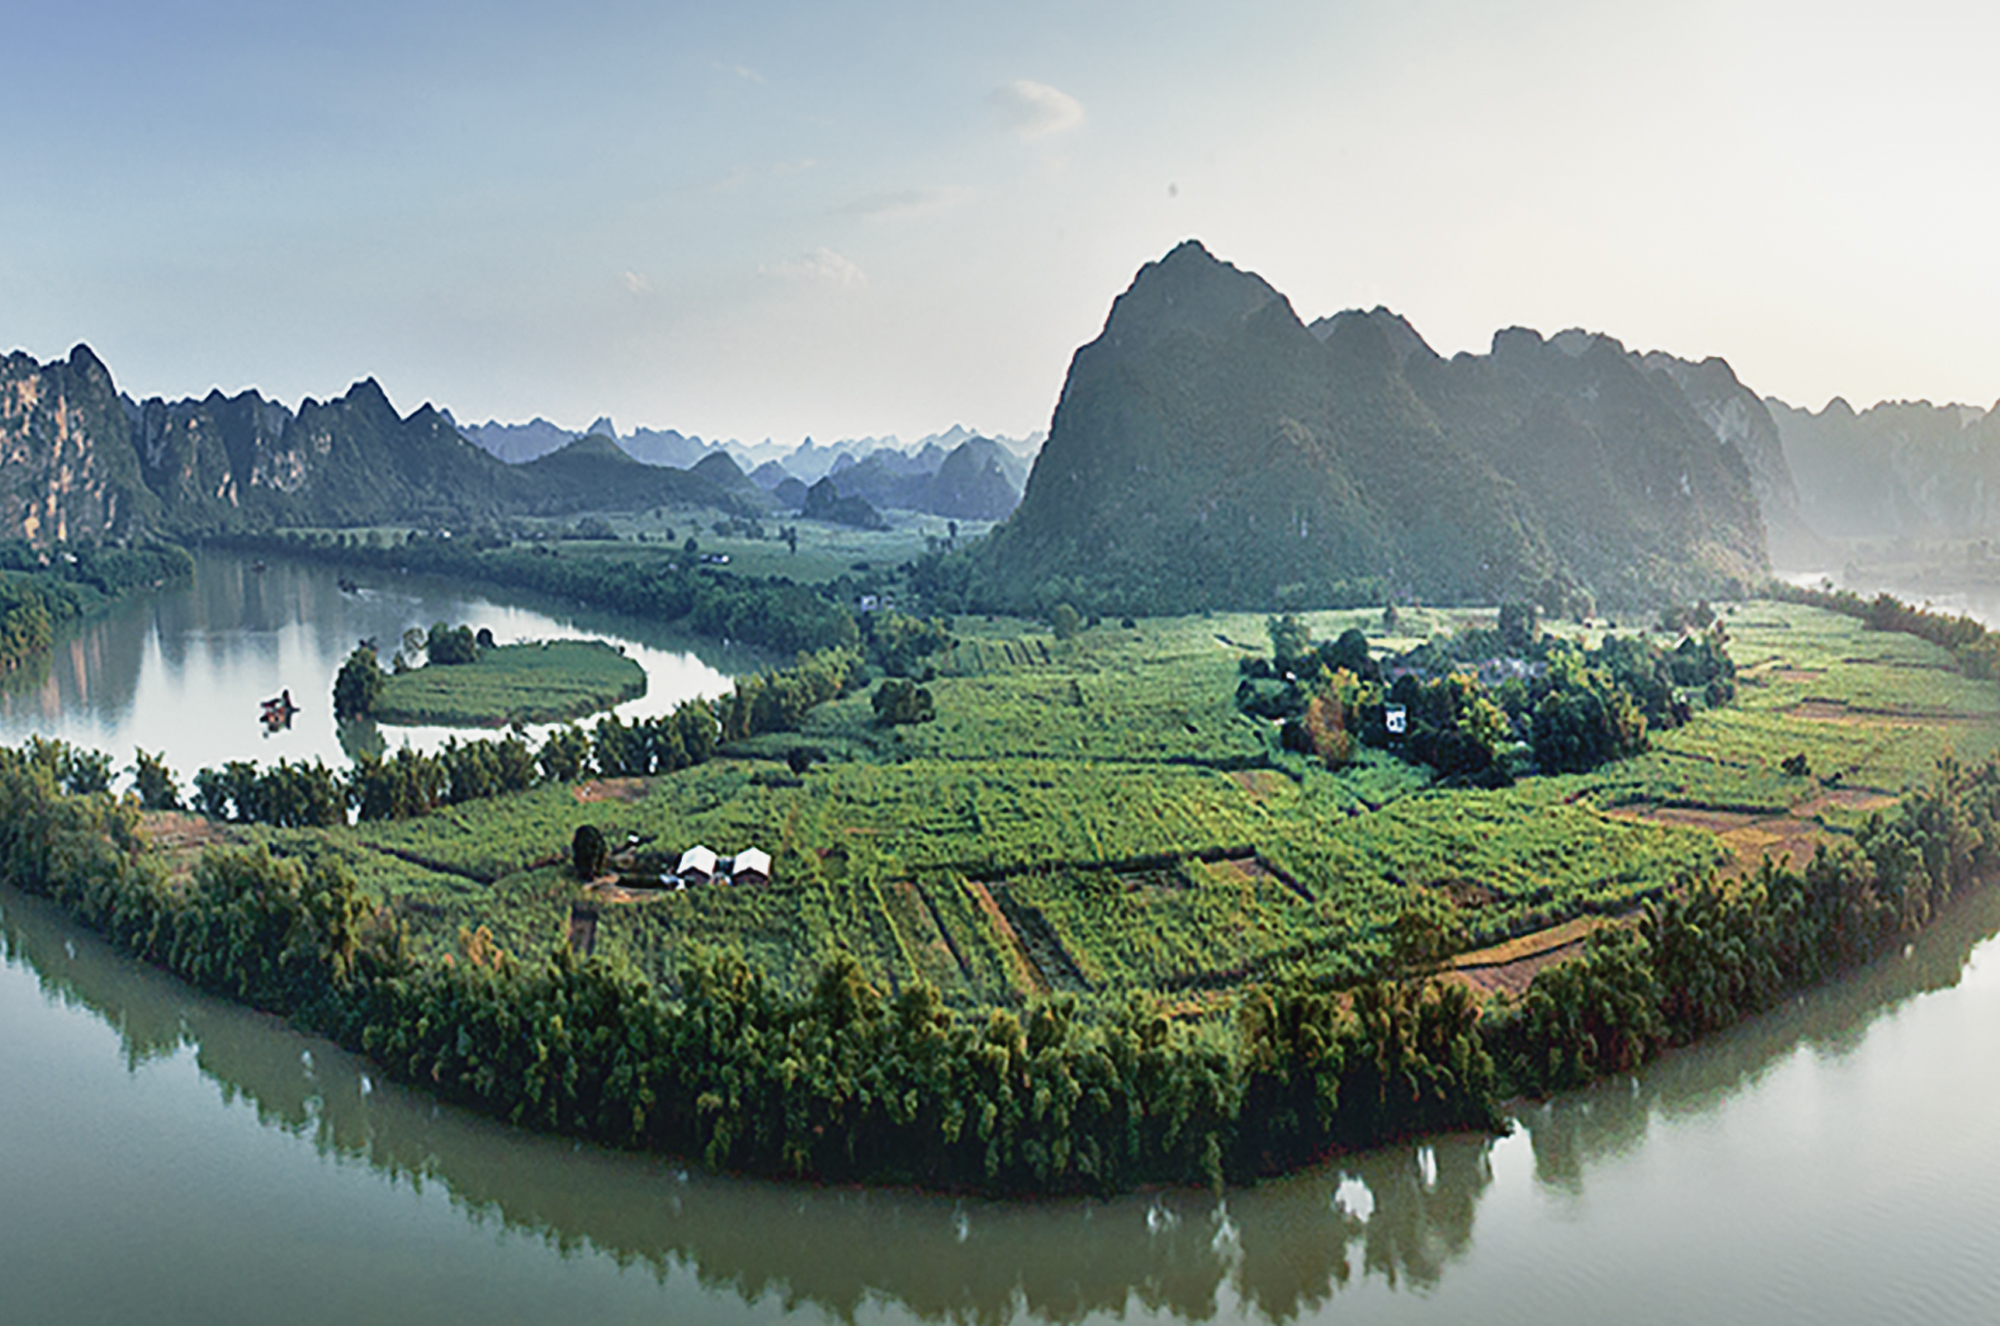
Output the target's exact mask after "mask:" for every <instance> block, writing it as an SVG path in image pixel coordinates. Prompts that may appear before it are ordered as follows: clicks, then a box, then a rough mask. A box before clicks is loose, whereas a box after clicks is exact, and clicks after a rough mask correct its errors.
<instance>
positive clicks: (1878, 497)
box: [1765, 396, 2000, 539]
mask: <svg viewBox="0 0 2000 1326" xmlns="http://www.w3.org/2000/svg"><path fill="white" fill-rule="evenodd" d="M1765 404H1766V405H1767V406H1768V408H1769V410H1770V412H1771V416H1772V419H1773V420H1774V422H1775V423H1776V425H1777V428H1778V432H1779V436H1780V437H1781V439H1782V440H1783V443H1784V450H1785V456H1786V458H1787V460H1788V461H1789V462H1790V464H1791V467H1792V472H1793V473H1794V475H1796V476H1797V480H1798V489H1799V505H1800V509H1801V511H1802V512H1803V514H1804V515H1805V518H1806V519H1807V520H1809V521H1811V522H1812V524H1813V525H1814V527H1815V528H1817V529H1820V530H1822V531H1824V532H1826V533H1828V534H1837V535H1841V536H1845V537H1858V538H1895V537H1907V538H1918V539H1938V538H1993V537H1995V536H1996V535H2000V417H1996V415H1995V413H1994V411H1992V410H1986V409H1981V408H1979V407H1977V406H1967V405H1933V404H1931V403H1930V402H1929V401H1884V402H1882V403H1881V404H1879V405H1875V406H1872V407H1871V408H1869V409H1866V410H1863V411H1861V412H1859V413H1856V411H1855V410H1854V408H1853V407H1852V406H1850V405H1849V404H1848V403H1847V402H1846V401H1844V400H1842V399H1841V398H1840V397H1838V396H1836V397H1834V398H1833V399H1832V400H1831V401H1828V402H1827V404H1826V407H1825V408H1824V409H1822V410H1820V411H1818V412H1817V413H1815V412H1812V411H1809V410H1802V409H1798V408H1796V407H1794V406H1790V405H1787V404H1785V403H1784V402H1783V401H1780V400H1777V399H1776V398H1771V399H1769V400H1767V401H1766V402H1765Z"/></svg>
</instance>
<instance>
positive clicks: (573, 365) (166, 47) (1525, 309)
mask: <svg viewBox="0 0 2000 1326" xmlns="http://www.w3.org/2000/svg"><path fill="white" fill-rule="evenodd" d="M0 32H4V33H5V37H4V39H0V50H4V52H5V53H6V55H7V59H6V62H5V69H6V72H5V74H4V76H0V123H4V124H5V125H6V126H7V130H8V134H7V136H8V141H9V145H10V151H9V152H8V153H7V156H6V162H7V164H6V167H5V172H6V173H5V178H4V182H0V352H4V351H6V350H11V349H19V350H24V351H26V352H27V353H28V354H31V355H33V356H35V357H36V358H39V359H49V358H53V357H56V356H58V355H61V354H65V353H67V351H68V350H69V348H70V346H71V345H73V344H75V343H77V342H79V341H82V342H87V343H88V344H90V345H91V346H92V347H93V348H94V349H95V350H96V351H97V353H98V354H99V356H100V357H102V358H103V359H104V360H105V362H106V363H107V364H108V365H109V366H110V367H111V370H112V373H113V375H114V376H115V377H116V379H117V380H118V383H119V385H120V386H121V387H122V388H123V389H125V390H126V391H128V392H130V393H131V394H133V395H135V396H139V397H145V396H151V395H164V396H167V397H170V398H172V397H179V396H185V395H200V394H203V393H205V392H206V391H207V390H208V389H209V388H210V387H221V388H222V389H223V390H224V391H226V392H235V391H237V390H240V389H242V388H244V387H256V388H258V389H260V390H262V391H263V392H264V393H265V394H266V395H269V396H275V397H276V398H278V399H281V400H284V401H286V402H287V403H288V404H296V403H297V402H298V400H299V399H300V398H301V397H304V396H308V395H310V396H314V397H317V398H319V399H322V400H323V399H326V398H327V397H329V396H333V395H338V394H339V393H340V392H342V391H344V390H345V389H346V387H347V386H348V384H349V383H351V382H353V381H355V380H358V379H360V378H362V377H367V376H373V377H375V378H376V379H377V380H378V381H380V382H381V383H382V385H383V387H384V388H385V389H386V390H387V391H388V393H389V395H390V398H391V399H392V400H393V401H394V402H395V403H396V405H397V406H398V408H400V409H402V410H404V411H405V412H407V411H409V410H411V409H414V408H415V407H416V406H418V405H419V404H421V403H423V402H425V401H430V402H433V403H435V404H438V405H442V406H445V407H447V408H449V409H451V410H452V412H453V413H454V414H455V415H456V417H457V418H459V419H460V420H461V421H463V422H477V421H484V420H487V419H499V420H503V421H518V420H525V419H528V418H530V417H533V416H537V415H539V416H543V417H546V418H549V419H551V420H554V421H555V422H557V423H560V424H563V425H565V426H568V427H573V428H581V427H583V426H584V425H586V424H588V423H589V422H590V421H591V420H592V419H594V418H595V417H597V416H599V415H609V416H611V417H612V418H613V419H614V420H615V421H616V423H617V424H618V426H619V428H620V429H621V430H622V431H630V430H631V429H632V428H633V427H635V426H648V427H654V428H677V429H679V430H681V431H682V432H684V433H698V434H700V435H702V436H704V437H709V438H728V437H734V438H739V439H741V440H743V441H746V442H754V441H758V440H761V439H763V438H766V437H768V438H772V439H774V440H776V441H779V442H781V443H790V442H796V441H798V440H800V439H801V438H803V437H805V436H807V435H811V436H814V437H816V438H818V439H820V440H821V441H826V440H830V439H833V438H839V437H851V436H865V435H882V434H889V433H896V434H900V435H902V436H903V437H905V438H906V439H914V438H916V437H918V436H921V435H923V434H925V433H929V432H934V431H938V430H942V429H944V428H946V427H948V426H949V425H951V424H952V423H954V422H961V423H964V424H965V425H967V426H968V427H972V428H975V429H978V430H982V431H986V432H999V433H1007V434H1012V435H1017V436H1018V435H1021V434H1025V433H1028V432H1030V431H1032V430H1035V429H1041V428H1046V427H1047V426H1048V423H1049V418H1050V414H1051V412H1052V411H1053V409H1054V406H1055V402H1056V400H1057V397H1058V395H1059V394H1060V392H1061V388H1062V381H1063V376H1064V373H1065V372H1066V370H1067V366H1068V362H1069V358H1070V356H1071V354H1072V353H1073V352H1074V351H1075V349H1076V348H1077V347H1078V346H1079V345H1082V344H1083V343H1085V342H1087V341H1089V340H1090V339H1091V338H1092V337H1093V336H1095V335H1096V334H1097V332H1098V330H1099V329H1100V328H1101V327H1102V325H1103V322H1104V318H1105V315H1106V313H1107V312H1108V311H1109V308H1110V305H1111V301H1112V300H1113V299H1114V298H1115V297H1116V296H1117V295H1118V293H1119V292H1120V291H1122V290H1123V289H1124V288H1125V287H1126V286H1127V285H1129V284H1130V282H1131V280H1132V278H1133V276H1134V274H1135V273H1136V272H1137V270H1138V269H1139V268H1140V267H1141V266H1142V265H1143V264H1145V263H1146V262H1149V261H1152V260H1154V259H1156V258H1158V257H1160V256H1161V255H1162V254H1164V253H1165V252H1166V251H1167V250H1169V249H1170V248H1172V247H1173V246H1174V245H1175V244H1176V243H1178V242H1180V241H1181V240H1183V239H1186V238H1190V237H1192V238H1197V239H1199V240H1201V241H1202V242H1203V243H1204V244H1205V245H1207V247H1208V248H1209V249H1210V251H1211V252H1213V253H1215V254H1216V255H1217V256H1218V257H1221V258H1223V259H1225V260H1228V261H1230V262H1233V263H1235V264H1236V265H1237V266H1239V267H1242V268H1245V269H1247V270H1251V271H1255V272H1257V273H1259V274H1260V275H1262V276H1263V277H1264V278H1265V279H1266V280H1268V281H1270V282H1271V284H1272V285H1273V286H1275V287H1276V288H1277V289H1278V290H1280V291H1281V292H1283V293H1284V294H1285V295H1287V296H1288V297H1289V298H1290V300H1291V302H1292V305H1293V307H1294V308H1295V309H1296V310H1297V311H1298V313H1299V314H1300V316H1301V317H1303V318H1305V319H1306V320H1307V321H1310V320H1311V319H1312V318H1314V317H1316V316H1319V315H1321V314H1326V313H1332V312H1335V311H1337V310H1339V309H1342V308H1356V307H1359V308H1367V307H1372V306H1374V305H1376V304H1386V305H1388V306H1389V307H1391V308H1393V309H1395V310H1397V311H1398V312H1400V313H1403V314H1404V315H1405V316H1406V317H1408V318H1409V319H1410V320H1411V321H1412V323H1414V325H1415V326H1416V327H1417V328H1418V330H1419V331H1420V332H1422V333H1423V335H1424V336H1425V337H1426V339H1428V340H1429V341H1430V342H1431V344H1432V345H1433V346H1435V347H1436V348H1437V349H1439V350H1440V351H1442V352H1445V353H1452V352H1456V351H1460V350H1472V351H1484V350H1485V349H1486V348H1487V346H1488V344H1489V342H1490V339H1491V336H1492V333H1493V332H1494V331H1495V330H1496V329H1499V328H1502V327H1508V326H1517V325H1518V326H1530V327H1535V328H1538V329H1540V330H1542V331H1543V332H1545V333H1553V332H1555V331H1559V330H1561V329H1563V328H1566V327H1572V326H1582V327H1586V328H1589V329H1591V330H1595V331H1604V332H1608V333H1610V334H1612V335H1614V336H1617V337H1618V338H1619V339H1620V340H1621V341H1623V342H1624V343H1625V344H1626V345H1627V346H1630V347H1632V348H1634V349H1663V350H1668V351H1671V352H1673V353H1675V354H1679V355H1683V356H1686V357H1689V358H1695V359H1699V358H1703V357H1706V356H1709V355H1720V356H1722V357H1723V358H1725V359H1727V360H1728V361H1729V362H1730V363H1731V365H1732V366H1733V367H1734V368H1735V369H1736V371H1737V374H1738V376H1739V377H1741V378H1742V379H1743V380H1744V381H1746V382H1748V383H1749V384H1751V385H1752V386H1753V387H1754V388H1756V389H1757V390H1758V391H1760V392H1763V393H1766V394H1770V395H1776V396H1779V397H1782V398H1784V399H1785V400H1788V401H1790V402H1792V403H1794V404H1801V405H1806V406H1810V407H1814V408H1817V407H1819V406H1820V405H1822V404H1823V403H1824V402H1825V401H1826V400H1827V399H1828V398H1829V397H1831V396H1833V395H1836V394H1838V395H1842V396H1844V397H1846V398H1847V399H1848V400H1849V401H1850V402H1851V403H1853V404H1855V405H1856V406H1862V405H1866V404H1870V403H1873V402H1874V401H1876V400H1880V399H1919V398H1921V399H1929V400H1933V401H1938V402H1943V401H1947V400H1954V401H1965V402H1970V403H1976V404H1991V403H1992V402H1993V401H1994V399H1995V397H1996V396H2000V316H1996V315H1995V314H1996V310H2000V254H1996V251H1995V241H1994V236H1995V234H1996V233H2000V232H1996V231H1995V228H1994V225H1993V222H1992V218H1993V217H1994V215H1995V214H1996V211H2000V208H1996V204H2000V177H1996V173H1995V170H1994V165H1995V163H1996V161H2000V150H1996V149H2000V78H1995V77H1993V74H1992V65H1993V60H1994V52H1995V51H2000V7H1994V6H1981V5H1973V4H1937V3H1924V0H1906V2H1905V3H1902V4H1898V5H1894V6H1890V5H1882V4H1879V3H1875V4H1844V3H1814V4H1806V3H1771V4H1756V3H1728V4H1723V3H1704V2H1702V0H1693V2H1691V3H1676V4H1673V5H1657V4H1655V5H1636V4H1608V3H1577V2H1575V0H1521V2H1520V3H1510V2H1509V0H1492V2H1490V3H1464V2H1461V3H1445V2H1442V0H1439V2H1432V0H1399V2H1396V3H1374V2H1372V0H1367V2H1357V3H1341V2H1340V0H1322V2H1321V3H1289V4H1280V3H1261V2H1259V0H1236V2H1234V3H1230V4H1227V5H1223V4H1214V3H1210V4H1186V3H1179V2H1178V0H1148V2H1146V3H1087V2H1084V0H1065V2H1064V3H1041V2H1040V0H1010V2H1009V3H1007V4H1004V5H1000V4H976V5H975V4H959V3H929V4H892V3H873V4H842V3H833V2H830V0H829V2H825V3H803V4H794V3H760V2H759V0H741V2H739V3H733V4H727V5H724V4H703V5H687V4H672V3H653V4H613V3H595V4H594V3H590V2H589V0H571V2H570V3H567V4H542V3H510V2H509V0H482V2H481V3H443V2H435V0H400V3H395V4H378V3H375V0H347V2H346V3H342V4H338V5H333V4H317V5H308V4H287V3H283V2H282V0H261V2H260V3H236V2H232V0H207V2H184V0H149V2H148V3H144V4H138V3H131V4H110V3H97V2H95V0H68V3H65V4H61V5H54V4H47V3H43V2H42V0H36V2H35V3H22V0H0Z"/></svg>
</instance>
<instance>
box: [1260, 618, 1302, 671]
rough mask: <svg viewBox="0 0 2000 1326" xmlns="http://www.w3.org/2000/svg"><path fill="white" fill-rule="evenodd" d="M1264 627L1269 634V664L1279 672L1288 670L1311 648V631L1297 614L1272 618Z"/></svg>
mask: <svg viewBox="0 0 2000 1326" xmlns="http://www.w3.org/2000/svg"><path fill="white" fill-rule="evenodd" d="M1264 625H1265V629H1266V630H1268V631H1269V632H1270V633H1271V662H1272V663H1273V664H1275V665H1276V666H1277V669H1278V671H1280V672H1283V671H1285V670H1286V669H1288V668H1290V667H1291V666H1292V664H1293V663H1294V662H1295V661H1297V660H1298V659H1299V658H1301V657H1303V656H1304V654H1305V652H1306V651H1307V650H1308V649H1311V648H1312V631H1311V630H1310V629H1308V628H1307V626H1306V624H1305V623H1304V622H1302V621H1300V620H1299V618H1298V614H1297V613H1292V612H1288V613H1286V614H1285V615H1284V616H1282V617H1273V618H1271V619H1270V620H1269V621H1267V622H1266V623H1265V624H1264Z"/></svg>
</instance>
